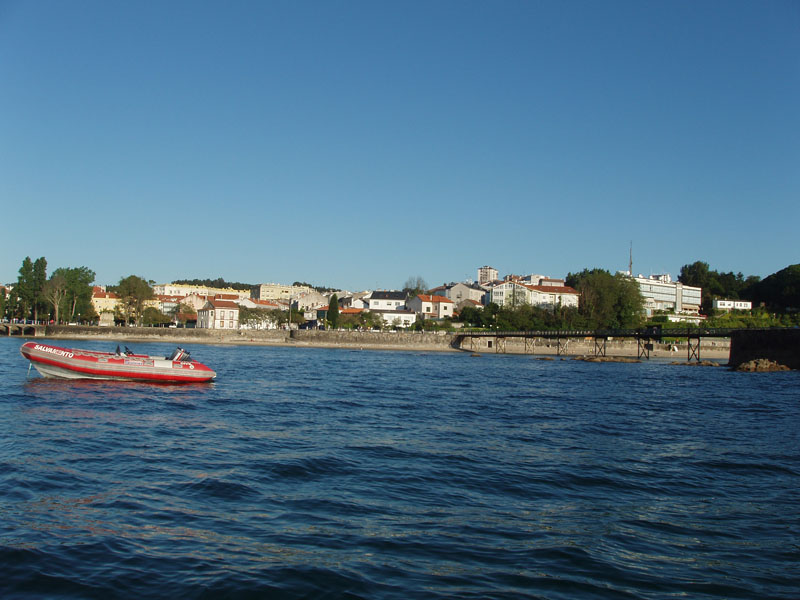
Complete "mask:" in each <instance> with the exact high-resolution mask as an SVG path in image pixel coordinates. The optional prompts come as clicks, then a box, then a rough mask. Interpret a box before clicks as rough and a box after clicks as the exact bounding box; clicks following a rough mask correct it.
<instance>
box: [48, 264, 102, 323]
mask: <svg viewBox="0 0 800 600" xmlns="http://www.w3.org/2000/svg"><path fill="white" fill-rule="evenodd" d="M56 273H58V274H60V275H61V276H63V278H64V280H65V282H66V288H67V291H66V295H65V297H64V305H63V307H62V311H63V313H64V314H66V315H67V317H66V318H67V319H68V320H70V321H74V320H76V319H77V315H80V320H93V319H95V318H97V313H96V312H95V310H94V305H93V304H92V284H93V283H94V278H95V273H94V271H92V270H91V269H89V268H88V267H61V268H58V269H56V270H55V271H53V275H55V274H56Z"/></svg>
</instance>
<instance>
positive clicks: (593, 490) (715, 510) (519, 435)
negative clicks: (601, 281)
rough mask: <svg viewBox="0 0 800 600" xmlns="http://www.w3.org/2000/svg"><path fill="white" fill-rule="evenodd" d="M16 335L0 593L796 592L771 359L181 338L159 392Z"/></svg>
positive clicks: (797, 479)
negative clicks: (181, 353) (191, 372)
mask: <svg viewBox="0 0 800 600" xmlns="http://www.w3.org/2000/svg"><path fill="white" fill-rule="evenodd" d="M21 343H22V340H20V339H19V338H16V339H14V338H2V339H0V364H2V367H3V378H2V384H0V427H2V438H1V440H2V441H1V442H0V574H2V576H1V577H0V598H4V599H8V598H29V597H36V598H38V597H48V598H49V597H53V598H115V597H120V598H123V597H124V598H157V597H165V598H221V597H230V598H240V597H253V598H393V599H394V598H397V599H400V598H403V599H407V598H552V599H567V598H786V599H789V598H800V391H799V390H800V388H798V384H800V374H798V373H796V372H791V373H772V374H739V373H732V372H729V371H727V370H726V369H722V368H688V367H678V366H673V365H668V364H666V363H663V362H661V363H659V362H655V361H651V362H649V363H642V364H595V363H583V362H576V361H571V360H567V361H561V360H556V361H551V362H545V361H540V360H535V359H533V358H531V357H529V356H496V355H483V356H481V357H479V358H477V357H472V356H470V355H469V354H466V353H464V354H449V353H443V354H441V353H427V354H425V353H413V352H362V351H348V350H325V349H308V348H306V349H302V348H271V347H267V348H262V347H241V348H240V347H217V346H200V345H198V346H190V347H189V349H190V350H191V351H192V354H193V356H194V357H195V358H197V359H198V360H200V361H202V362H204V363H206V364H208V365H209V366H211V367H212V368H214V369H216V370H217V372H218V373H219V377H218V379H217V381H216V382H214V383H213V384H207V385H184V386H167V385H151V384H132V383H119V382H116V383H115V382H105V383H103V382H64V381H53V380H45V379H42V378H40V377H39V376H38V375H37V374H35V372H31V373H30V375H29V374H28V372H27V366H28V365H27V361H25V359H23V358H22V357H21V356H20V354H19V346H20V345H21ZM58 344H59V345H69V343H64V342H60V343H58ZM78 345H79V346H80V347H90V348H96V349H108V350H110V349H112V346H115V344H114V343H111V342H82V343H80V344H78ZM131 347H132V348H134V349H135V350H136V351H141V352H148V353H158V354H165V355H166V354H167V353H168V352H169V351H170V350H171V349H172V347H171V346H166V345H159V344H139V345H131Z"/></svg>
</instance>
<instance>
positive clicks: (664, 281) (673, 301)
mask: <svg viewBox="0 0 800 600" xmlns="http://www.w3.org/2000/svg"><path fill="white" fill-rule="evenodd" d="M633 280H634V281H636V283H637V284H639V291H640V292H641V293H642V297H643V298H644V308H645V311H646V312H647V316H648V317H650V316H652V315H653V313H654V312H655V311H664V312H667V313H675V314H677V315H697V314H699V312H700V303H701V301H702V295H703V290H702V288H699V287H693V286H691V285H684V284H682V283H680V282H679V281H672V278H671V277H670V276H669V274H668V273H665V274H664V275H651V276H650V277H645V276H644V275H638V276H636V277H634V278H633Z"/></svg>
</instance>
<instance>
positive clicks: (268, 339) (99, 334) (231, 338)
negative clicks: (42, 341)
mask: <svg viewBox="0 0 800 600" xmlns="http://www.w3.org/2000/svg"><path fill="white" fill-rule="evenodd" d="M46 336H47V337H51V338H55V339H103V340H120V341H123V340H128V341H142V342H144V341H150V342H174V343H184V344H189V343H195V344H215V343H228V344H235V343H242V344H246V343H253V342H256V343H262V344H283V343H286V342H287V341H288V336H289V332H288V331H281V330H270V331H247V330H229V331H225V330H219V329H183V328H176V329H171V328H168V327H96V326H80V325H79V326H75V325H48V326H47V332H46Z"/></svg>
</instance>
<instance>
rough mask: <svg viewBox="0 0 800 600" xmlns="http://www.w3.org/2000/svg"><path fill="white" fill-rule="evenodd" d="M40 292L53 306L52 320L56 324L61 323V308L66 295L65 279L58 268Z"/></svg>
mask: <svg viewBox="0 0 800 600" xmlns="http://www.w3.org/2000/svg"><path fill="white" fill-rule="evenodd" d="M42 294H43V296H44V298H45V299H46V300H47V301H48V302H49V303H50V305H51V306H52V307H53V320H54V321H55V322H56V324H58V323H61V308H62V304H63V302H64V299H65V298H66V297H67V279H66V277H64V274H63V273H61V272H60V269H56V270H55V271H54V272H53V274H52V275H51V276H50V279H49V280H48V281H47V283H46V284H45V286H44V290H43V292H42Z"/></svg>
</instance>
